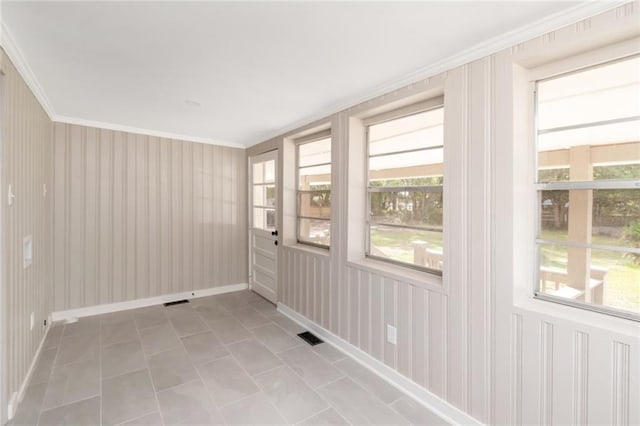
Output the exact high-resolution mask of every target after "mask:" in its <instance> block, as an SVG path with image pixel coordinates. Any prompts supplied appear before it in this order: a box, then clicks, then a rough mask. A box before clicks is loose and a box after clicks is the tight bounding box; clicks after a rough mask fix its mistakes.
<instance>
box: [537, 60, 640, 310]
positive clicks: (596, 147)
mask: <svg viewBox="0 0 640 426" xmlns="http://www.w3.org/2000/svg"><path fill="white" fill-rule="evenodd" d="M535 95H536V111H537V114H536V127H537V128H536V139H537V141H536V145H537V155H536V158H537V168H536V173H537V179H536V184H535V186H536V190H537V194H538V235H537V239H536V245H537V255H538V279H537V280H536V285H537V289H536V296H537V297H539V298H542V299H546V300H552V301H556V302H561V303H565V304H570V305H574V306H580V307H584V308H588V309H592V310H597V311H601V312H606V313H610V314H613V315H617V316H622V317H626V318H631V319H635V320H640V57H638V56H635V57H631V58H625V59H622V60H617V61H614V62H609V63H606V64H601V65H599V66H595V67H591V68H587V69H583V70H580V71H576V72H572V73H568V74H564V75H560V76H555V77H552V78H549V79H545V80H540V81H538V82H537V83H536V92H535Z"/></svg>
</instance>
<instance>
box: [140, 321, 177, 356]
mask: <svg viewBox="0 0 640 426" xmlns="http://www.w3.org/2000/svg"><path fill="white" fill-rule="evenodd" d="M140 338H141V339H142V348H143V349H144V353H145V354H147V355H153V354H155V353H158V352H161V351H166V350H168V349H173V348H175V347H178V346H180V345H181V343H180V339H178V336H177V335H176V332H175V330H174V329H173V327H172V326H171V325H170V324H164V325H159V326H157V327H151V328H145V329H142V330H140Z"/></svg>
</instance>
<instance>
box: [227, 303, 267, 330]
mask: <svg viewBox="0 0 640 426" xmlns="http://www.w3.org/2000/svg"><path fill="white" fill-rule="evenodd" d="M232 314H233V316H234V317H236V319H237V320H238V321H240V323H241V324H242V325H244V326H245V327H246V328H255V327H259V326H261V325H264V324H269V323H270V322H271V320H270V319H269V318H267V317H265V316H264V315H262V314H261V313H260V312H258V311H256V310H255V309H253V308H252V307H250V306H247V307H245V308H242V309H237V310H235V311H233V312H232Z"/></svg>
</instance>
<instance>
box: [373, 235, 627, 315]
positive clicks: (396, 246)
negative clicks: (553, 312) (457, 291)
mask: <svg viewBox="0 0 640 426" xmlns="http://www.w3.org/2000/svg"><path fill="white" fill-rule="evenodd" d="M542 237H543V238H544V239H545V240H555V241H566V239H567V236H566V232H565V233H563V232H560V231H549V230H547V231H544V233H543V235H542ZM415 241H426V242H428V243H429V244H430V247H431V248H433V249H436V250H442V234H441V233H439V232H430V231H416V230H404V229H393V228H376V229H372V230H371V245H372V246H373V247H375V248H377V249H378V250H380V251H382V252H383V253H385V255H386V256H389V257H391V258H392V259H395V260H399V261H402V262H408V263H411V262H413V242H415ZM593 242H594V243H596V244H603V245H620V244H621V243H620V240H619V239H617V238H613V237H606V236H595V237H594V238H593ZM542 252H543V256H544V257H545V259H546V261H545V264H546V265H548V266H554V267H557V268H561V269H566V261H567V249H566V247H560V246H543V247H542ZM591 262H592V264H593V265H597V266H602V267H605V268H608V270H609V271H608V273H607V279H606V289H605V305H607V306H611V307H615V308H620V309H625V310H629V311H635V312H640V265H636V264H635V263H633V261H632V260H631V259H628V258H625V257H624V256H623V255H622V253H619V252H614V251H603V250H592V251H591Z"/></svg>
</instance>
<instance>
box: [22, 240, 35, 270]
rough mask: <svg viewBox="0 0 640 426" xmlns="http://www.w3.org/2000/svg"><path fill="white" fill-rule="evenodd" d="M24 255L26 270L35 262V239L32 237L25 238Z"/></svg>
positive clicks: (23, 262) (23, 263)
mask: <svg viewBox="0 0 640 426" xmlns="http://www.w3.org/2000/svg"><path fill="white" fill-rule="evenodd" d="M22 255H23V259H22V266H23V267H24V268H25V269H26V268H28V267H29V266H30V265H31V263H32V262H33V238H32V237H31V235H28V236H26V237H24V240H23V250H22Z"/></svg>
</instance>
